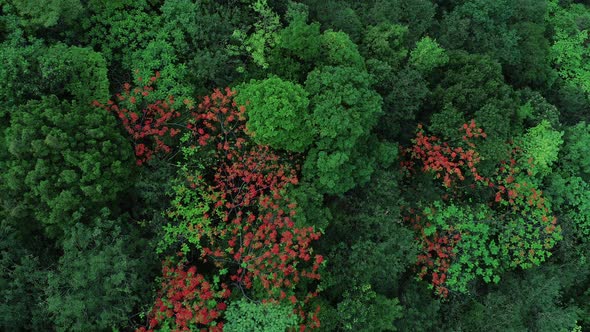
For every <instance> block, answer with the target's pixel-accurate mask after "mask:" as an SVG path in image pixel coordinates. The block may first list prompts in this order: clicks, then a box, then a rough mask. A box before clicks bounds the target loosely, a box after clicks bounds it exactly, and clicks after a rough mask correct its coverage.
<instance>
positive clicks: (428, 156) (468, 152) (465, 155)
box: [402, 121, 486, 188]
mask: <svg viewBox="0 0 590 332" xmlns="http://www.w3.org/2000/svg"><path fill="white" fill-rule="evenodd" d="M463 130H465V135H464V136H463V140H464V141H465V142H466V144H467V146H468V147H469V148H470V149H464V148H463V147H460V146H459V147H451V146H450V145H449V144H448V143H446V142H441V140H440V139H439V138H438V137H436V136H426V135H424V130H423V129H422V125H418V133H417V134H416V138H415V139H414V140H413V141H414V145H413V146H412V147H411V148H408V149H404V150H403V152H404V154H405V155H409V157H410V159H409V160H407V161H404V162H403V163H402V166H403V167H405V168H406V169H410V170H411V169H413V166H414V165H415V164H416V163H417V162H420V163H421V164H422V171H423V172H434V173H435V174H436V175H435V176H436V178H437V179H440V178H441V177H442V179H443V185H444V186H445V187H447V188H450V187H451V184H452V181H453V178H456V179H458V180H461V181H462V180H465V174H466V172H470V173H471V174H472V175H473V177H474V179H475V181H484V178H483V177H482V176H481V175H479V173H478V172H477V168H476V167H475V166H476V164H477V163H479V161H480V158H479V154H478V153H477V152H476V151H475V150H474V149H473V148H474V147H475V145H474V144H473V142H471V139H472V138H479V137H482V138H485V137H486V134H485V133H484V132H483V130H482V129H481V128H478V127H477V126H476V124H475V122H474V121H471V123H470V124H464V125H463Z"/></svg>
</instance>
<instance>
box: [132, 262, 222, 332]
mask: <svg viewBox="0 0 590 332" xmlns="http://www.w3.org/2000/svg"><path fill="white" fill-rule="evenodd" d="M162 272H163V277H162V278H163V279H164V280H163V282H162V286H161V288H160V291H159V293H158V294H159V295H158V298H157V299H156V303H155V305H154V307H153V309H152V311H151V312H150V314H149V317H148V318H149V326H148V327H147V328H146V327H141V328H139V329H138V330H137V331H138V332H152V331H154V329H156V328H158V327H160V328H162V327H166V326H167V327H169V326H170V325H172V326H174V331H211V332H221V331H223V322H218V319H219V317H220V316H221V315H222V314H223V311H224V310H225V309H226V307H227V306H226V304H225V302H224V301H226V300H227V299H228V298H229V296H230V295H231V291H230V290H229V289H228V287H227V285H225V284H220V285H215V284H211V283H210V282H208V281H206V280H205V277H204V276H203V275H201V274H198V273H197V268H196V267H194V266H192V267H190V268H189V269H188V270H186V271H185V270H184V267H183V266H182V264H179V265H177V266H171V265H170V263H164V266H163V269H162Z"/></svg>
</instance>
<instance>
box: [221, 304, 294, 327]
mask: <svg viewBox="0 0 590 332" xmlns="http://www.w3.org/2000/svg"><path fill="white" fill-rule="evenodd" d="M225 319H226V320H227V323H226V324H225V325H224V326H223V330H224V331H227V332H241V331H252V332H283V331H287V330H288V329H289V328H293V327H295V326H296V325H297V316H296V315H295V314H294V313H293V308H290V307H288V306H285V305H279V304H275V303H271V302H269V303H256V302H252V301H249V300H246V299H241V300H237V301H232V302H231V303H230V305H229V306H228V308H227V310H226V312H225Z"/></svg>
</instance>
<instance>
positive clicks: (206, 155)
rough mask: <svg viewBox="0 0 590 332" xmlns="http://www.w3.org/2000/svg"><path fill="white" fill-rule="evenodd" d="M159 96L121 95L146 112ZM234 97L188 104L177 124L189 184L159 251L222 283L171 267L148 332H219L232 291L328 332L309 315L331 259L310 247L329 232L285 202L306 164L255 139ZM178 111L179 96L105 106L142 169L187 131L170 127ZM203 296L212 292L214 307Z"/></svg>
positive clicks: (183, 183) (178, 191)
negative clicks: (300, 219) (298, 216)
mask: <svg viewBox="0 0 590 332" xmlns="http://www.w3.org/2000/svg"><path fill="white" fill-rule="evenodd" d="M153 81H155V79H154V80H153ZM151 89H152V87H151V86H150V85H147V86H146V87H144V88H143V89H139V90H138V89H134V90H133V91H131V89H130V87H129V86H128V85H126V86H125V87H124V93H123V94H122V95H120V96H118V97H117V98H118V99H119V101H120V104H125V106H129V105H137V103H138V100H139V98H140V97H143V96H148V95H149V91H151ZM234 94H235V93H234V92H233V91H232V90H230V89H229V88H227V89H225V90H224V91H222V90H215V91H214V92H213V93H212V94H211V95H210V96H206V97H204V98H203V101H202V102H201V103H200V104H199V105H198V106H197V107H194V106H193V104H192V101H190V100H185V101H184V104H185V106H186V108H187V109H188V111H189V113H190V116H189V117H188V120H187V121H186V123H185V124H184V126H179V127H178V128H179V129H180V128H182V129H184V130H183V133H182V135H180V136H181V138H180V140H179V141H180V142H181V143H182V145H181V146H180V147H179V149H178V150H179V151H180V152H181V153H180V155H181V156H182V161H181V162H180V165H181V167H180V173H179V174H180V175H181V180H180V181H179V184H178V185H177V186H176V187H175V196H174V198H173V201H172V205H173V206H172V208H171V209H170V210H169V212H168V216H169V217H170V223H169V224H168V225H166V226H165V227H164V237H163V239H162V241H161V242H160V245H159V246H158V252H159V253H173V252H176V251H178V250H180V255H181V256H182V257H185V258H190V259H191V260H192V263H193V264H196V265H197V266H200V265H202V266H204V267H205V269H206V270H207V271H213V272H211V273H209V275H210V277H208V278H209V279H210V280H212V282H213V284H211V283H206V282H204V278H206V276H205V275H200V274H195V273H196V272H195V271H194V269H192V268H191V269H190V270H189V271H188V272H185V271H184V269H183V268H182V267H177V268H170V267H166V268H165V270H164V277H163V278H164V283H163V284H162V289H161V291H160V298H159V299H158V300H157V301H156V304H155V306H154V309H153V310H152V311H151V313H150V316H149V317H150V322H149V325H148V327H147V328H145V329H154V328H158V329H159V328H172V329H173V330H181V331H182V330H186V329H191V328H193V329H205V330H210V331H216V330H220V329H221V328H222V326H223V324H222V323H223V315H222V312H223V310H222V309H223V308H224V303H225V301H227V300H228V296H229V289H230V288H232V289H234V291H235V294H237V295H236V296H246V297H248V298H251V299H252V298H255V299H256V300H259V301H262V302H275V303H285V304H288V305H290V306H291V307H292V308H294V312H295V313H297V314H298V315H299V316H300V318H301V319H300V322H301V329H306V328H313V327H318V326H319V320H318V318H317V310H316V309H317V308H314V309H311V310H308V308H307V307H308V305H307V303H308V302H309V301H310V300H311V299H312V298H313V297H315V296H316V295H317V293H316V292H315V291H307V290H306V285H307V284H310V287H314V286H313V284H314V283H315V282H316V281H317V280H319V278H320V275H319V274H318V270H319V267H320V265H321V264H322V262H323V257H322V256H320V255H316V254H314V253H313V248H312V246H311V244H312V242H313V241H315V240H317V239H319V237H320V232H318V231H316V230H315V229H314V228H313V227H310V226H307V227H305V226H298V225H296V220H294V219H293V218H294V216H295V208H296V205H295V204H294V203H292V202H290V201H289V200H288V199H286V198H285V193H286V190H288V187H289V186H292V185H296V184H297V183H298V178H297V175H298V173H299V166H298V165H297V164H296V163H295V162H294V158H293V156H291V155H280V154H278V153H276V152H275V151H273V150H272V149H271V148H269V147H268V146H259V145H256V144H254V143H253V142H252V141H251V140H250V139H249V137H248V136H247V135H246V133H245V124H246V117H245V108H244V107H243V106H239V105H237V104H236V102H235V101H234ZM132 98H133V99H132ZM173 104H174V100H173V98H170V99H169V101H168V102H162V101H155V102H154V103H150V104H147V105H146V106H145V107H139V108H135V109H133V108H131V107H121V106H120V105H118V104H115V103H114V102H110V103H109V105H108V106H107V107H106V108H107V110H109V111H114V112H116V114H117V115H118V117H119V118H120V119H121V122H122V123H123V126H124V127H125V128H126V130H127V132H128V133H129V134H130V135H131V137H132V139H133V140H134V144H135V146H136V156H137V158H138V159H137V160H138V164H139V165H141V164H143V163H144V162H145V161H146V160H149V158H152V157H153V156H155V155H157V153H158V152H164V153H168V152H170V151H171V150H172V148H171V147H170V146H169V145H167V144H166V140H168V141H169V138H172V137H174V136H176V135H177V134H178V133H179V131H178V129H175V128H172V126H171V125H172V124H171V121H172V120H173V119H176V118H179V117H180V114H179V112H177V111H175V110H174V108H173V107H172V106H173ZM137 109H141V112H138V111H137ZM138 147H140V148H139V150H138ZM212 285H215V287H216V288H215V287H212ZM213 288H215V289H216V291H213ZM203 292H208V293H207V294H210V295H211V296H209V295H207V296H206V297H207V300H206V301H205V302H202V301H201V300H203V301H204V299H203Z"/></svg>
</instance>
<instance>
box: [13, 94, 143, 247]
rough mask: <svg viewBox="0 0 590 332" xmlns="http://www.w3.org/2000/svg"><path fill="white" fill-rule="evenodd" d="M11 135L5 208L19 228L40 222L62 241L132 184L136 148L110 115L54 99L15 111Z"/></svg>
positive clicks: (34, 102)
mask: <svg viewBox="0 0 590 332" xmlns="http://www.w3.org/2000/svg"><path fill="white" fill-rule="evenodd" d="M81 129H82V130H81ZM5 137H6V138H5V139H6V147H7V149H8V153H9V154H8V160H7V161H6V162H5V163H4V164H3V167H5V168H4V169H3V170H2V174H3V182H4V183H5V188H6V189H7V190H6V191H5V192H3V193H2V203H3V206H4V207H5V209H7V211H8V215H9V218H10V219H11V220H13V222H14V225H15V227H17V228H21V227H24V228H27V227H29V226H27V225H31V224H33V225H34V224H35V222H33V223H31V222H32V221H33V220H34V221H36V222H38V223H41V224H42V225H43V227H44V228H45V230H46V232H47V234H48V235H50V236H51V237H54V238H60V237H61V236H63V234H64V233H67V230H68V229H69V227H71V226H72V225H74V224H76V223H78V222H84V221H89V220H92V216H93V215H95V214H96V213H97V212H98V211H99V210H100V209H101V208H103V207H105V206H109V207H111V206H112V207H116V203H115V204H113V203H114V202H117V200H118V199H120V198H121V197H122V196H120V195H121V194H122V193H123V192H124V191H125V190H127V188H128V187H129V177H130V174H131V168H130V165H131V158H132V157H131V147H130V145H129V144H128V143H127V142H126V140H125V139H124V138H123V137H122V136H121V134H120V132H119V131H118V130H117V129H116V124H115V120H114V119H113V118H112V117H111V116H110V115H109V114H108V113H106V112H101V111H97V110H96V109H94V108H92V107H91V106H85V105H80V104H77V103H70V102H66V101H59V100H58V99H57V97H55V96H49V97H46V98H43V99H42V100H40V101H30V102H29V103H27V104H26V105H23V106H20V107H18V108H16V109H15V111H14V112H12V113H11V119H10V127H9V128H8V129H6V134H5Z"/></svg>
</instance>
